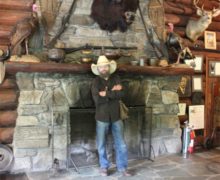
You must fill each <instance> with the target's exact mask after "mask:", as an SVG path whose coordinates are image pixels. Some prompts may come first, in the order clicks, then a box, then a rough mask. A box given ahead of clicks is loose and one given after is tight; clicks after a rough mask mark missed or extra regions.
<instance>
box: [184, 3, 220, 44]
mask: <svg viewBox="0 0 220 180" xmlns="http://www.w3.org/2000/svg"><path fill="white" fill-rule="evenodd" d="M198 2H199V0H193V4H194V6H195V8H196V14H197V15H198V16H200V18H199V19H198V20H189V22H188V24H187V26H186V36H187V37H188V38H189V39H190V40H192V41H196V40H197V39H198V38H199V36H201V35H202V33H203V32H204V31H205V30H206V29H207V28H208V26H209V25H210V24H211V22H212V18H213V17H216V16H218V15H219V14H220V7H219V8H217V9H215V8H213V9H212V10H211V11H207V10H204V4H203V5H202V8H200V7H198V5H197V4H198Z"/></svg>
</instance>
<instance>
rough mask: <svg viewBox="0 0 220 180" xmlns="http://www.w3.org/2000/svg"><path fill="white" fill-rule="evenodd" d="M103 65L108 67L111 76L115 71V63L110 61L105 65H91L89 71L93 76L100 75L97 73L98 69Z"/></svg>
mask: <svg viewBox="0 0 220 180" xmlns="http://www.w3.org/2000/svg"><path fill="white" fill-rule="evenodd" d="M103 65H109V67H110V70H109V73H110V74H112V73H114V72H115V71H116V69H117V63H116V62H115V61H113V60H112V61H110V62H109V63H106V64H102V65H97V64H92V65H91V70H92V72H93V74H95V75H100V73H99V71H98V67H99V66H103Z"/></svg>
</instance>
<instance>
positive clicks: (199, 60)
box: [184, 55, 204, 72]
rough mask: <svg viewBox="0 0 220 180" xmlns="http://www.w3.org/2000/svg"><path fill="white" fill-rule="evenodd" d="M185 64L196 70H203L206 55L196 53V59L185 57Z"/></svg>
mask: <svg viewBox="0 0 220 180" xmlns="http://www.w3.org/2000/svg"><path fill="white" fill-rule="evenodd" d="M184 61H185V64H187V65H189V66H190V67H191V68H193V69H194V71H195V72H203V61H204V56H202V55H195V58H194V59H185V60H184Z"/></svg>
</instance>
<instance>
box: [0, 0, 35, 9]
mask: <svg viewBox="0 0 220 180" xmlns="http://www.w3.org/2000/svg"><path fill="white" fill-rule="evenodd" d="M33 2H34V1H33V0H2V1H0V9H2V10H3V9H4V10H22V11H31V10H32V4H33Z"/></svg>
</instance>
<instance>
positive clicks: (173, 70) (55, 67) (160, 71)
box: [6, 62, 194, 75]
mask: <svg viewBox="0 0 220 180" xmlns="http://www.w3.org/2000/svg"><path fill="white" fill-rule="evenodd" d="M6 72H7V73H9V74H15V73H17V72H41V73H73V74H85V73H91V69H90V65H88V64H62V63H22V62H7V64H6ZM117 72H119V73H129V74H143V75H181V74H186V75H192V74H193V73H194V70H193V69H192V68H186V67H178V66H177V67H171V66H169V67H153V66H131V65H118V70H117Z"/></svg>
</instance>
